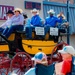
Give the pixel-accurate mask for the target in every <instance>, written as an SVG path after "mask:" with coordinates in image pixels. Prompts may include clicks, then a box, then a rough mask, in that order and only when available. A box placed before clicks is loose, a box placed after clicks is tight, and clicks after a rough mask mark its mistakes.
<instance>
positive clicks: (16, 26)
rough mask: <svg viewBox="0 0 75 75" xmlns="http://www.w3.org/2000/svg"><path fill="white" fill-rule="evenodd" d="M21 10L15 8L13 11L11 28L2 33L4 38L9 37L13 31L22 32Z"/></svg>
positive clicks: (22, 18) (22, 19)
mask: <svg viewBox="0 0 75 75" xmlns="http://www.w3.org/2000/svg"><path fill="white" fill-rule="evenodd" d="M22 12H23V11H22V9H20V8H15V10H14V14H15V15H14V16H13V17H12V18H11V21H12V23H11V26H10V27H7V28H6V29H5V30H4V31H3V33H2V34H3V35H4V36H5V37H7V38H8V37H9V36H10V34H11V33H12V32H13V31H15V30H22V29H23V22H24V17H23V15H22Z"/></svg>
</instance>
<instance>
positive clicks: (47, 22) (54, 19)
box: [45, 9, 62, 27]
mask: <svg viewBox="0 0 75 75" xmlns="http://www.w3.org/2000/svg"><path fill="white" fill-rule="evenodd" d="M47 13H48V14H49V15H50V16H49V17H47V18H46V20H45V25H46V26H50V27H56V26H57V23H58V22H61V21H62V17H61V15H62V14H60V18H57V17H56V16H54V14H55V12H54V10H53V9H50V10H49V11H48V12H47Z"/></svg>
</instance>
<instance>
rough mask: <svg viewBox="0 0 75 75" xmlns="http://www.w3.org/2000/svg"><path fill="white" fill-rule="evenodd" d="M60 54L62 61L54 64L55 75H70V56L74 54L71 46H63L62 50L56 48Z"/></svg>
mask: <svg viewBox="0 0 75 75" xmlns="http://www.w3.org/2000/svg"><path fill="white" fill-rule="evenodd" d="M58 52H59V53H61V56H62V60H63V61H62V62H59V63H57V64H56V65H55V72H56V74H55V75H67V74H69V75H71V74H70V72H71V69H72V68H71V67H72V56H73V55H75V50H74V48H73V47H72V46H65V47H64V48H63V49H62V50H58Z"/></svg>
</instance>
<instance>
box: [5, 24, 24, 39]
mask: <svg viewBox="0 0 75 75" xmlns="http://www.w3.org/2000/svg"><path fill="white" fill-rule="evenodd" d="M20 29H23V26H22V25H14V26H11V27H10V28H9V30H8V32H7V33H6V34H5V36H6V37H7V38H8V37H9V36H10V35H11V33H12V32H13V31H16V30H20Z"/></svg>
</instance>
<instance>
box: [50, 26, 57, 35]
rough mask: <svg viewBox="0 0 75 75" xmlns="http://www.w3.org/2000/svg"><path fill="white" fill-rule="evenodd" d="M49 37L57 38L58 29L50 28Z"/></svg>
mask: <svg viewBox="0 0 75 75" xmlns="http://www.w3.org/2000/svg"><path fill="white" fill-rule="evenodd" d="M50 35H53V36H58V28H52V27H50Z"/></svg>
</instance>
